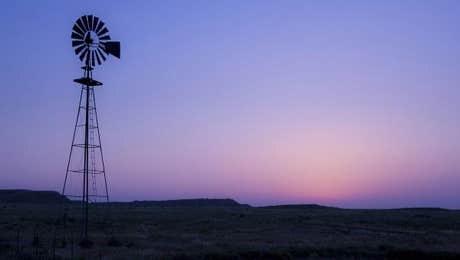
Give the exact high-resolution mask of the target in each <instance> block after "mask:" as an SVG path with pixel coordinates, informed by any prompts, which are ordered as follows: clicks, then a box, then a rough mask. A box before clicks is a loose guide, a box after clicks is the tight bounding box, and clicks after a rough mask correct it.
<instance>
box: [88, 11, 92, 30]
mask: <svg viewBox="0 0 460 260" xmlns="http://www.w3.org/2000/svg"><path fill="white" fill-rule="evenodd" d="M88 24H89V27H88V28H89V30H90V31H92V30H93V16H92V15H89V16H88Z"/></svg>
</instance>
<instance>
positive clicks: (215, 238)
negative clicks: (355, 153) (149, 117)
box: [0, 204, 460, 259]
mask: <svg viewBox="0 0 460 260" xmlns="http://www.w3.org/2000/svg"><path fill="white" fill-rule="evenodd" d="M0 206H1V214H0V257H1V258H3V259H14V258H23V259H30V258H33V259H37V258H41V259H48V258H52V257H53V255H55V256H56V258H57V259H59V258H70V257H71V256H72V255H73V256H74V258H77V259H81V258H85V259H100V258H102V259H188V258H198V259H290V258H294V259H297V258H311V259H329V258H342V259H356V258H359V259H361V258H370V259H375V258H382V259H384V258H385V259H407V258H417V259H433V258H437V259H440V258H442V259H459V258H460V247H459V245H460V211H448V210H433V209H401V210H343V209H334V208H248V207H133V206H129V205H125V206H116V207H113V208H112V210H111V211H112V212H111V213H112V214H111V215H112V217H113V221H114V223H115V224H114V226H113V230H115V233H114V234H115V237H116V240H117V241H119V242H120V244H119V245H116V244H115V245H116V246H109V245H108V242H109V239H110V237H111V232H110V228H109V227H110V226H109V225H107V223H106V222H104V218H102V214H101V211H98V210H97V209H93V211H92V216H95V217H94V218H92V221H91V226H90V231H91V239H92V240H93V241H94V242H95V246H94V247H93V248H91V249H81V248H79V247H78V245H77V243H78V240H79V233H78V232H77V230H78V228H79V223H80V221H79V219H78V218H69V221H68V222H67V228H66V231H65V232H64V231H63V230H62V225H59V227H60V228H59V229H58V230H56V234H57V236H56V239H54V237H55V235H54V233H55V228H54V227H55V224H54V220H55V216H57V215H58V212H59V209H58V207H55V206H52V205H44V204H43V205H38V204H33V205H32V204H30V205H27V204H4V205H0ZM73 213H76V212H73ZM71 215H72V214H71ZM73 215H75V214H73ZM62 234H65V235H66V245H65V247H62V241H63V237H62ZM112 242H113V241H112ZM53 248H54V249H53ZM72 248H73V249H72ZM72 251H73V252H72ZM53 252H54V253H53Z"/></svg>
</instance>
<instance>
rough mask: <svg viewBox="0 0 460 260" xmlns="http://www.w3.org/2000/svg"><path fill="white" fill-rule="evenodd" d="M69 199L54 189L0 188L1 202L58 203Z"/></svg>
mask: <svg viewBox="0 0 460 260" xmlns="http://www.w3.org/2000/svg"><path fill="white" fill-rule="evenodd" d="M62 200H64V201H69V199H67V198H66V197H63V196H61V194H60V193H59V192H56V191H34V190H0V202H1V203H43V204H47V203H51V204H52V203H60V202H61V201H62Z"/></svg>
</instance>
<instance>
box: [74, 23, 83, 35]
mask: <svg viewBox="0 0 460 260" xmlns="http://www.w3.org/2000/svg"><path fill="white" fill-rule="evenodd" d="M72 29H73V30H74V31H75V32H76V33H78V34H81V36H83V35H85V33H84V32H83V30H82V29H80V27H78V26H77V25H76V24H74V25H73V27H72Z"/></svg>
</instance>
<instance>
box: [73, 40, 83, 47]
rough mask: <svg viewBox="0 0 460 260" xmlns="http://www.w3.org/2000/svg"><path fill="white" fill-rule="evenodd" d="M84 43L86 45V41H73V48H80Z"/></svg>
mask: <svg viewBox="0 0 460 260" xmlns="http://www.w3.org/2000/svg"><path fill="white" fill-rule="evenodd" d="M83 43H85V42H84V41H72V47H75V46H80V45H82V44H83Z"/></svg>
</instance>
